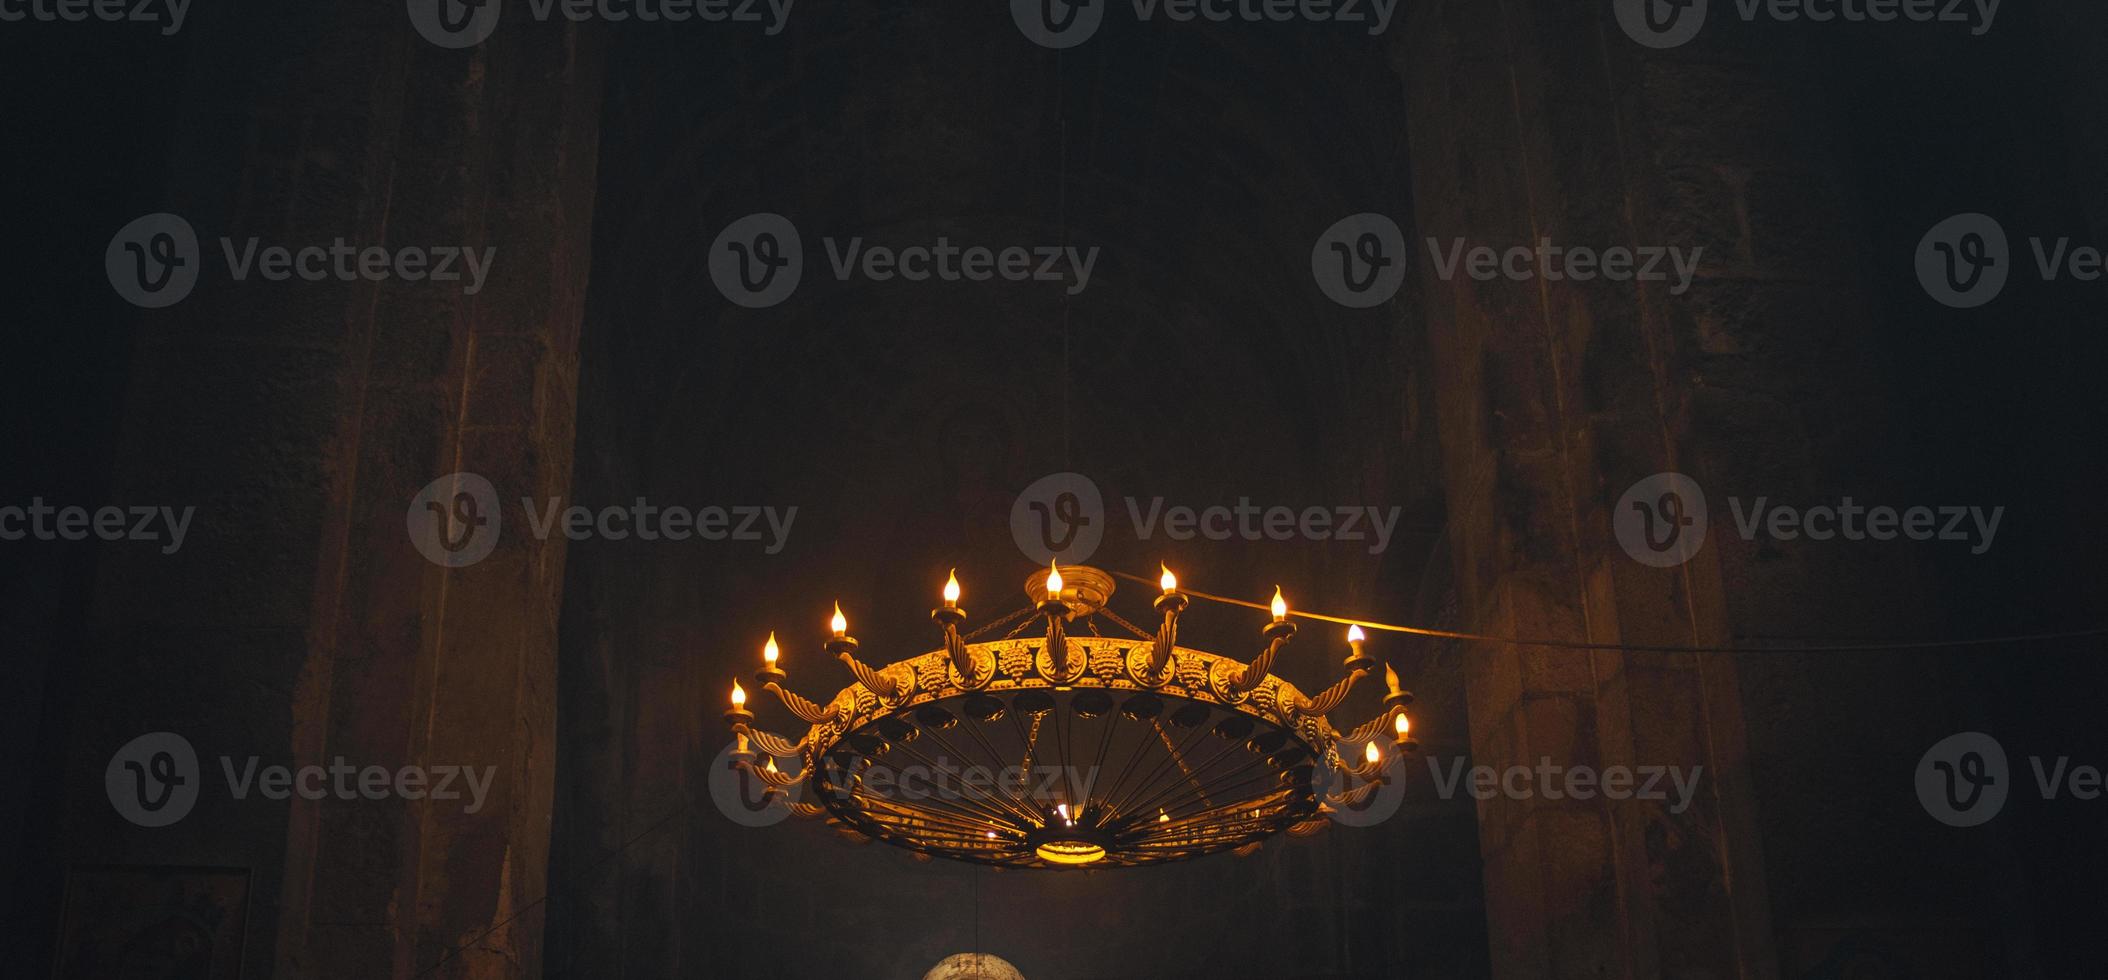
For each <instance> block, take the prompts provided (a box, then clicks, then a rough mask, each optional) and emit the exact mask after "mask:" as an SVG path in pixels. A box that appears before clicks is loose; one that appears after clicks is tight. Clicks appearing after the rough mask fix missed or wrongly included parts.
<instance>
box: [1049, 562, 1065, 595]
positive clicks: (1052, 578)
mask: <svg viewBox="0 0 2108 980" xmlns="http://www.w3.org/2000/svg"><path fill="white" fill-rule="evenodd" d="M1061 589H1062V584H1061V565H1059V564H1058V563H1054V562H1049V563H1047V598H1049V599H1059V598H1061Z"/></svg>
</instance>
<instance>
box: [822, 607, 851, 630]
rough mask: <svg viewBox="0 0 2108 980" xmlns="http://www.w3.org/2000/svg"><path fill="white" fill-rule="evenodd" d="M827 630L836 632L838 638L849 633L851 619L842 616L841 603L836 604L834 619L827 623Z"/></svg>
mask: <svg viewBox="0 0 2108 980" xmlns="http://www.w3.org/2000/svg"><path fill="white" fill-rule="evenodd" d="M827 628H829V629H831V630H834V635H836V636H841V635H843V634H845V633H847V632H849V617H847V616H844V615H842V604H841V603H839V602H837V603H835V604H834V618H833V619H830V620H828V621H827Z"/></svg>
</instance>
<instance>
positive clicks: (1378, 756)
mask: <svg viewBox="0 0 2108 980" xmlns="http://www.w3.org/2000/svg"><path fill="white" fill-rule="evenodd" d="M1362 756H1363V757H1364V758H1367V759H1368V760H1369V764H1370V765H1372V766H1373V765H1375V764H1377V763H1379V762H1382V761H1383V750H1382V749H1379V748H1377V747H1376V743H1375V742H1373V741H1372V742H1370V743H1369V747H1368V749H1367V750H1366V751H1364V752H1363V753H1362Z"/></svg>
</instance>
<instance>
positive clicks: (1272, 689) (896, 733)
mask: <svg viewBox="0 0 2108 980" xmlns="http://www.w3.org/2000/svg"><path fill="white" fill-rule="evenodd" d="M1159 584H1160V586H1161V588H1162V592H1161V593H1160V594H1159V595H1158V596H1157V597H1156V600H1155V603H1154V605H1155V608H1156V611H1157V612H1158V613H1159V614H1160V615H1161V617H1162V619H1161V622H1160V624H1159V625H1158V627H1157V629H1156V631H1155V632H1154V633H1153V634H1152V633H1149V632H1145V631H1144V630H1142V629H1140V628H1139V627H1136V626H1134V625H1133V624H1131V623H1129V622H1128V621H1127V620H1125V619H1122V618H1120V617H1119V616H1118V615H1117V614H1115V613H1114V612H1112V610H1110V609H1108V608H1106V602H1107V600H1109V599H1110V598H1111V597H1112V594H1113V579H1112V576H1110V575H1107V574H1106V573H1105V572H1102V571H1099V570H1097V569H1094V568H1087V567H1082V566H1070V567H1068V568H1061V567H1058V566H1049V567H1048V568H1047V569H1044V570H1042V571H1039V572H1037V573H1035V574H1033V575H1032V576H1031V577H1030V578H1028V579H1026V581H1025V594H1026V596H1027V598H1028V599H1029V600H1030V604H1029V605H1027V606H1025V607H1024V608H1022V609H1019V610H1018V611H1016V612H1013V613H1011V614H1010V615H1009V616H1006V617H1003V618H1002V619H1000V620H997V621H995V622H993V623H990V624H989V625H987V626H985V627H982V629H981V630H979V631H977V632H976V633H975V634H973V635H976V636H977V635H980V634H981V633H987V632H991V631H993V630H995V629H1000V628H1003V627H1005V626H1010V625H1011V624H1013V623H1014V624H1015V628H1013V629H1011V631H1010V633H1009V634H1008V635H1006V636H1004V637H1002V638H1000V639H995V640H990V641H986V642H978V643H974V642H968V640H969V639H971V638H972V637H971V636H965V635H962V634H961V633H960V628H961V627H962V626H963V625H964V624H965V623H966V620H967V614H966V610H964V609H962V608H960V607H959V582H958V577H957V575H956V574H954V575H953V576H951V577H950V579H949V580H948V581H947V582H946V583H945V586H944V592H943V596H944V604H943V605H942V606H940V607H938V608H936V609H933V610H931V611H930V618H931V619H932V620H933V621H935V622H936V624H937V626H938V627H939V629H940V630H941V632H942V635H943V646H942V647H941V648H939V649H937V650H933V651H930V652H928V653H925V654H922V655H920V656H916V657H911V658H909V659H907V660H903V661H900V662H898V663H893V664H889V665H886V666H883V667H874V666H871V665H869V664H866V663H865V662H863V661H862V660H860V659H858V657H857V649H858V644H857V641H856V639H855V638H854V637H851V636H850V635H849V624H848V621H847V619H846V617H844V616H843V614H842V610H841V606H840V605H839V604H837V605H836V606H835V611H834V617H833V619H832V621H831V622H830V624H829V625H830V632H831V636H830V637H829V639H828V640H827V641H826V642H825V643H824V644H823V645H822V649H823V650H825V651H826V652H827V653H828V654H829V655H831V656H833V657H834V658H836V659H839V660H840V661H841V662H842V663H843V664H844V665H846V666H847V667H848V668H849V672H850V673H851V674H852V675H853V676H854V678H855V680H854V682H853V683H851V684H850V685H849V686H847V687H845V688H843V689H842V690H841V691H839V692H837V693H836V694H835V695H834V697H833V698H832V699H830V700H829V701H827V702H825V703H824V704H822V703H816V702H813V701H809V700H807V699H805V698H803V697H800V696H798V695H797V694H796V693H794V692H792V691H791V690H789V688H788V687H787V686H786V683H787V680H788V675H787V674H786V673H785V672H784V669H783V666H782V664H781V663H780V662H779V660H780V650H779V647H778V646H777V643H776V637H775V635H774V634H773V633H772V634H770V635H769V638H768V642H767V644H766V645H765V646H764V647H763V649H762V667H761V670H760V671H759V672H757V673H756V675H755V681H756V682H757V683H759V685H760V686H761V688H762V689H763V690H766V691H769V692H770V693H772V694H774V695H775V696H776V698H777V699H778V700H779V701H781V702H782V704H783V707H784V708H785V709H787V710H788V711H790V713H791V714H793V715H795V716H797V717H798V718H799V719H800V720H802V721H804V722H805V723H806V724H807V725H808V726H809V727H808V728H807V729H806V731H805V734H804V735H803V736H802V737H800V738H798V739H797V740H795V741H793V740H791V739H789V738H786V737H783V736H780V735H776V734H772V733H770V732H768V731H765V730H763V729H761V728H759V727H757V726H756V724H755V716H754V714H753V712H751V711H749V710H748V708H747V703H746V702H747V692H746V690H745V688H743V687H741V686H740V685H739V683H738V682H737V681H734V682H733V684H732V706H731V710H729V711H727V712H726V713H725V720H726V723H727V724H729V725H730V726H731V728H732V730H733V732H734V733H735V736H736V742H735V744H734V747H733V760H734V765H735V766H737V767H738V768H739V769H740V770H741V771H743V772H745V773H747V774H750V775H751V776H752V777H754V778H756V779H758V780H759V781H760V782H761V784H762V787H763V792H764V796H765V797H766V798H768V799H769V800H770V801H771V802H776V803H782V804H784V805H787V806H789V807H790V808H791V811H792V812H793V813H794V814H796V815H798V816H801V817H808V818H822V817H824V818H825V819H826V820H827V822H828V823H830V824H832V825H834V826H835V827H836V828H837V829H838V830H840V831H841V832H842V833H844V834H845V835H847V836H849V837H851V838H853V839H856V840H859V841H864V840H878V841H884V842H886V843H888V844H893V845H896V846H899V847H904V848H907V849H909V850H912V851H915V852H917V854H918V855H922V856H925V857H946V858H953V859H957V860H963V861H973V862H978V863H983V864H992V865H996V866H999V867H1038V868H1059V867H1079V866H1094V867H1107V866H1112V867H1120V866H1135V865H1145V864H1156V863H1161V862H1165V861H1175V860H1180V859H1184V858H1189V857H1197V856H1199V855H1202V854H1209V853H1213V852H1217V851H1223V850H1231V851H1235V852H1236V853H1239V854H1249V853H1251V852H1253V851H1255V850H1257V849H1258V847H1259V846H1260V844H1261V843H1262V842H1263V841H1265V839H1266V838H1268V837H1270V836H1272V835H1274V834H1276V833H1279V832H1281V831H1284V830H1285V831H1288V832H1289V833H1291V834H1294V835H1297V836H1307V835H1309V834H1313V833H1316V832H1317V831H1318V830H1320V829H1322V828H1323V827H1324V825H1325V823H1326V822H1327V820H1328V818H1329V815H1330V814H1331V813H1332V812H1334V811H1335V809H1336V808H1340V807H1348V806H1357V805H1359V804H1361V802H1362V801H1363V800H1364V799H1366V798H1367V796H1368V795H1369V794H1370V793H1371V792H1372V791H1373V790H1374V789H1375V788H1376V787H1377V786H1378V785H1380V784H1382V783H1383V782H1385V781H1387V777H1386V776H1385V768H1386V766H1385V763H1386V755H1385V748H1384V744H1383V743H1384V742H1390V743H1392V744H1394V745H1395V747H1396V749H1397V750H1398V751H1402V752H1412V751H1414V750H1416V749H1417V748H1418V745H1417V743H1416V742H1415V741H1414V740H1413V738H1412V736H1411V727H1412V726H1411V723H1410V721H1409V720H1408V719H1407V717H1406V711H1405V709H1406V706H1407V705H1410V704H1411V703H1412V701H1413V696H1412V694H1411V693H1409V692H1407V691H1405V690H1402V689H1401V688H1400V687H1399V682H1398V674H1397V672H1396V671H1395V670H1391V669H1389V668H1386V669H1385V671H1384V673H1385V676H1386V679H1387V681H1388V683H1389V692H1388V693H1387V694H1386V695H1385V697H1384V702H1383V703H1384V707H1383V710H1382V711H1381V712H1379V713H1378V714H1377V716H1376V717H1374V718H1372V719H1370V720H1369V721H1367V722H1366V723H1364V724H1362V725H1360V726H1359V727H1356V728H1354V729H1353V730H1352V731H1350V732H1347V733H1345V734H1342V733H1341V732H1340V731H1339V730H1337V729H1335V728H1334V727H1333V726H1332V724H1331V722H1330V721H1329V720H1328V719H1327V718H1326V715H1327V713H1328V712H1330V711H1331V710H1332V709H1333V708H1335V707H1337V706H1338V705H1339V704H1340V702H1341V701H1343V700H1345V698H1346V697H1347V694H1348V692H1350V691H1351V690H1353V688H1354V685H1355V684H1356V683H1357V682H1359V681H1360V680H1361V679H1362V677H1364V676H1365V675H1367V674H1369V673H1370V672H1371V671H1373V670H1374V669H1375V667H1376V665H1377V661H1376V658H1374V657H1372V656H1370V655H1368V654H1367V653H1366V652H1364V650H1363V643H1364V639H1363V635H1362V631H1361V629H1360V627H1358V626H1355V627H1349V628H1348V631H1347V637H1346V639H1347V648H1348V654H1347V657H1346V660H1345V663H1344V667H1345V671H1346V676H1345V677H1343V678H1342V679H1340V680H1339V682H1338V683H1335V684H1333V685H1332V686H1331V687H1329V688H1327V689H1325V690H1324V691H1322V692H1320V693H1318V694H1316V695H1305V694H1303V693H1302V692H1301V691H1299V690H1297V689H1296V687H1295V686H1294V685H1292V684H1290V683H1288V682H1287V681H1285V680H1282V679H1281V678H1279V677H1276V676H1274V675H1273V669H1274V664H1275V661H1276V659H1277V658H1278V657H1279V656H1280V655H1281V652H1282V650H1283V649H1284V648H1285V647H1286V646H1287V644H1288V642H1289V640H1290V639H1291V638H1292V637H1294V636H1295V634H1296V624H1295V623H1293V622H1291V621H1290V619H1289V612H1288V604H1287V602H1286V600H1285V599H1283V597H1282V596H1281V593H1280V590H1279V589H1276V590H1275V591H1274V598H1273V603H1272V608H1271V612H1272V614H1273V619H1272V621H1271V622H1269V623H1267V624H1266V625H1265V626H1263V627H1262V628H1261V630H1260V634H1261V636H1262V638H1263V639H1264V641H1265V645H1264V648H1263V649H1262V650H1261V652H1260V653H1259V654H1258V655H1257V656H1255V657H1254V658H1252V660H1251V661H1250V662H1249V663H1245V662H1240V661H1237V660H1234V659H1231V658H1229V657H1224V656H1220V655H1218V654H1214V653H1209V652H1207V651H1205V650H1196V649H1192V648H1189V647H1181V646H1178V645H1177V639H1178V620H1179V616H1180V614H1181V613H1183V612H1184V611H1185V609H1186V606H1187V604H1188V602H1189V596H1188V595H1187V594H1186V593H1183V592H1181V591H1179V588H1178V580H1177V578H1176V576H1174V575H1172V573H1171V570H1170V569H1169V568H1166V569H1164V574H1163V578H1162V580H1161V581H1160V583H1159ZM1101 619H1103V620H1106V621H1109V623H1110V624H1111V625H1113V626H1115V627H1118V628H1119V629H1121V630H1124V631H1125V632H1126V633H1128V634H1131V635H1130V636H1121V637H1108V636H1104V635H1102V634H1101V632H1100V622H1099V621H1100V620H1101ZM1040 623H1044V628H1043V630H1040V631H1037V633H1036V635H1031V636H1024V635H1022V634H1024V633H1025V632H1026V631H1027V630H1031V629H1033V628H1034V627H1035V626H1036V625H1038V624H1040ZM1082 631H1088V632H1089V633H1090V635H1088V636H1085V635H1072V633H1076V632H1082ZM756 749H758V750H759V751H758V752H757V751H756ZM778 759H783V760H796V761H797V763H798V764H799V766H800V767H801V768H800V769H799V770H798V771H796V772H791V771H786V770H785V769H783V768H779V767H778V765H777V760H778ZM757 760H763V761H761V763H760V764H759V765H757V764H756V762H757ZM795 797H803V799H796V798H795Z"/></svg>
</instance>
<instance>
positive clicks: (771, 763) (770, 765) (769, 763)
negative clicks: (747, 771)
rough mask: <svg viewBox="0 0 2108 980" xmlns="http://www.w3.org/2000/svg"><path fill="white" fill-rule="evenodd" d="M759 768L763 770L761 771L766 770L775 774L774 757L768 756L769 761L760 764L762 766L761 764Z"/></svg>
mask: <svg viewBox="0 0 2108 980" xmlns="http://www.w3.org/2000/svg"><path fill="white" fill-rule="evenodd" d="M761 768H763V769H766V770H768V771H770V772H775V771H776V757H775V756H773V755H772V756H769V761H767V762H764V763H762V764H761Z"/></svg>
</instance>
